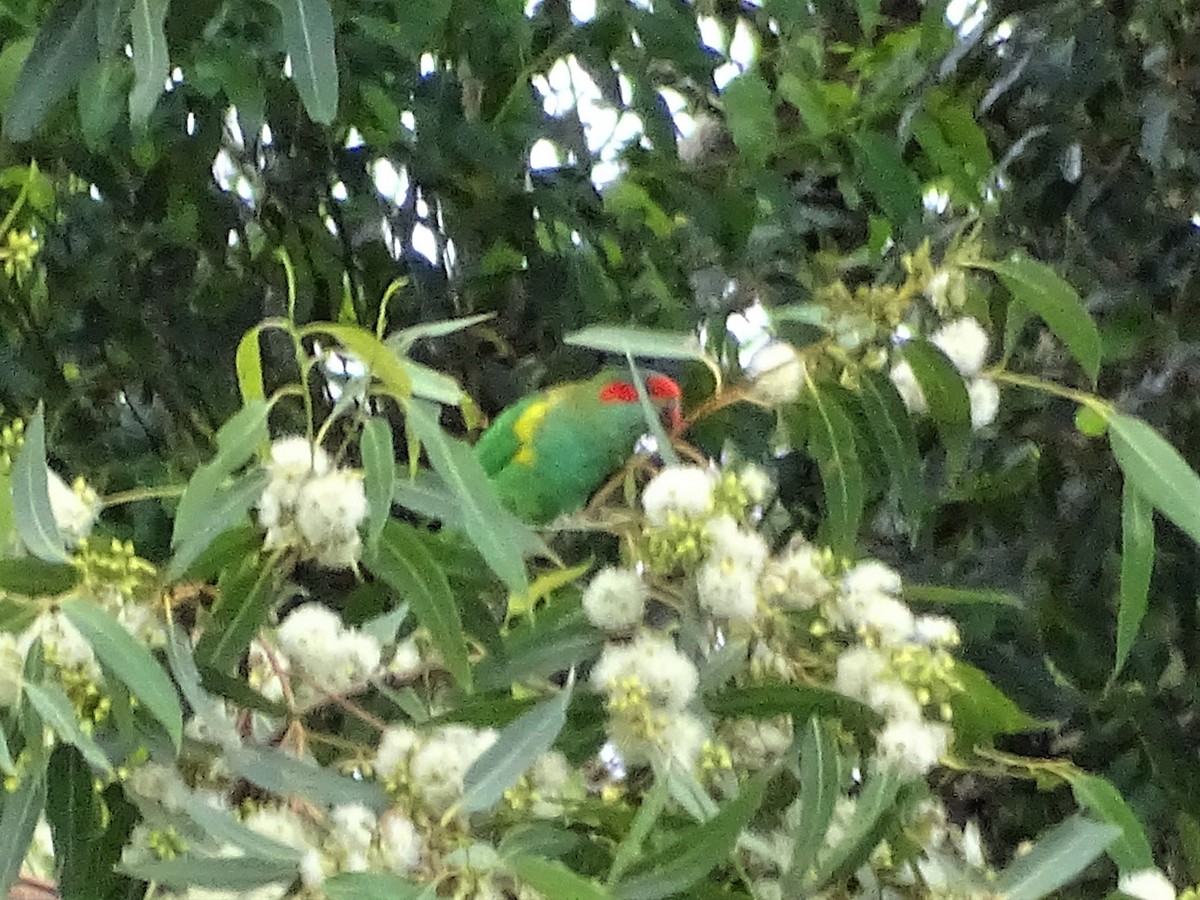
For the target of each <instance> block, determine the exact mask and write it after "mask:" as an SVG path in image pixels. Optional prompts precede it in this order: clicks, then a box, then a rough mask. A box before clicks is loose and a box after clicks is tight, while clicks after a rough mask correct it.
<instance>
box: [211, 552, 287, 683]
mask: <svg viewBox="0 0 1200 900" xmlns="http://www.w3.org/2000/svg"><path fill="white" fill-rule="evenodd" d="M274 586H275V570H274V569H273V568H272V566H271V565H270V564H269V562H267V561H259V560H257V559H255V558H253V557H250V558H247V559H245V560H243V562H242V565H241V567H240V568H239V569H237V570H235V571H233V572H231V573H230V574H229V576H228V577H227V578H223V579H222V580H221V582H220V599H218V600H217V604H216V606H215V607H213V610H212V614H211V616H210V618H209V621H208V623H207V625H206V626H205V628H204V633H203V634H202V635H201V636H200V641H199V643H197V645H196V654H195V657H196V660H197V662H199V663H200V664H202V665H205V666H209V667H211V668H213V669H215V670H217V671H218V672H227V671H228V670H229V669H230V668H232V667H233V665H234V664H235V663H237V661H238V660H240V659H241V657H242V653H243V652H244V651H245V649H246V648H247V647H248V646H250V641H251V640H253V639H254V636H255V635H256V634H258V630H259V629H260V628H261V627H262V626H263V623H265V622H266V620H267V616H268V614H269V613H270V611H271V607H272V605H273V604H274V601H275V595H274V590H273V588H274Z"/></svg>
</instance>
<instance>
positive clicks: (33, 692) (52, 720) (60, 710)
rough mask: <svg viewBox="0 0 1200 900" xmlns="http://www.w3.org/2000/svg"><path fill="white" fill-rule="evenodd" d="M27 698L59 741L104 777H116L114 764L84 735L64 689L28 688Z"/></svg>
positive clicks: (53, 687) (30, 686) (46, 683)
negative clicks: (73, 750)
mask: <svg viewBox="0 0 1200 900" xmlns="http://www.w3.org/2000/svg"><path fill="white" fill-rule="evenodd" d="M25 696H26V697H28V698H29V702H30V703H32V704H33V708H34V709H36V710H37V711H38V715H39V716H41V717H42V721H44V722H45V723H46V724H47V725H49V726H50V729H51V730H52V731H53V732H54V733H55V734H56V735H57V736H58V739H59V740H60V741H62V742H64V743H66V744H70V745H71V746H73V747H75V748H77V749H78V750H79V752H80V753H82V754H83V757H84V759H86V760H87V761H88V763H89V764H90V765H91V766H92V767H93V768H94V769H96V770H98V771H99V772H100V773H101V774H102V775H104V776H106V777H111V776H112V775H113V767H112V763H111V762H109V760H108V756H107V755H106V754H105V752H104V750H102V749H101V747H100V745H99V744H97V743H96V742H95V740H93V739H92V738H91V737H89V736H88V735H87V734H85V733H84V731H83V729H82V728H81V727H80V724H79V719H78V718H77V717H76V715H75V707H74V706H73V705H72V704H71V701H70V699H68V697H67V695H66V694H65V693H63V690H62V688H60V687H59V686H58V685H56V684H52V683H48V682H44V683H42V684H26V685H25Z"/></svg>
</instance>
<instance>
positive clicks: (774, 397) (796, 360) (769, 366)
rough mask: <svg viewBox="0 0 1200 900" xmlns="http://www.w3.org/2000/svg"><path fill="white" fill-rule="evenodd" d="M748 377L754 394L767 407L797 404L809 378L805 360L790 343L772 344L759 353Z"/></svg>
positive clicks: (778, 342) (753, 361) (752, 362)
mask: <svg viewBox="0 0 1200 900" xmlns="http://www.w3.org/2000/svg"><path fill="white" fill-rule="evenodd" d="M748 374H749V375H750V392H751V394H752V395H753V396H754V397H755V399H757V400H759V401H760V402H762V403H765V404H766V405H767V406H784V405H786V404H788V403H793V402H795V401H796V399H797V398H798V397H799V396H800V392H801V391H802V390H804V382H805V380H806V378H807V377H808V373H807V370H806V369H805V366H804V360H803V359H802V358H801V357H800V354H799V353H798V352H797V351H796V348H795V347H793V346H792V345H791V344H789V343H787V341H772V342H771V343H769V344H767V345H766V346H765V347H763V348H762V349H761V350H759V351H758V352H757V353H755V354H754V356H753V357H752V358H751V360H750V366H749V370H748Z"/></svg>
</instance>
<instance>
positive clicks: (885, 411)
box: [859, 372, 926, 522]
mask: <svg viewBox="0 0 1200 900" xmlns="http://www.w3.org/2000/svg"><path fill="white" fill-rule="evenodd" d="M859 397H860V398H861V400H862V405H863V412H864V413H865V414H866V415H865V418H866V420H867V427H869V428H870V429H871V433H872V434H873V435H874V436H875V440H876V441H877V442H878V443H879V447H880V449H881V450H882V451H883V458H884V459H885V460H886V461H887V466H888V475H889V476H890V478H891V481H892V486H893V487H894V488H895V490H896V495H897V497H898V498H899V500H900V508H901V509H903V510H904V512H905V513H906V514H907V515H908V516H909V518H910V519H911V520H912V521H914V522H915V521H918V520H919V519H920V517H921V513H922V511H923V510H924V508H925V506H926V504H925V498H924V495H923V493H922V490H921V453H920V450H919V448H918V447H917V434H916V430H915V429H914V428H913V423H912V417H911V416H910V415H909V414H908V411H907V410H906V409H905V408H904V401H903V400H901V399H900V395H899V394H898V393H897V392H896V388H895V386H894V385H893V384H892V382H891V380H890V379H889V378H887V377H885V376H883V375H881V374H879V373H878V372H865V373H863V375H862V376H861V377H860V378H859Z"/></svg>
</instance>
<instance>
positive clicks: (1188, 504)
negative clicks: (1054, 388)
mask: <svg viewBox="0 0 1200 900" xmlns="http://www.w3.org/2000/svg"><path fill="white" fill-rule="evenodd" d="M1108 440H1109V443H1110V444H1111V445H1112V451H1113V456H1115V457H1116V460H1117V465H1119V466H1120V467H1121V471H1122V472H1123V473H1124V475H1125V478H1126V480H1127V481H1128V483H1129V484H1131V485H1132V486H1133V487H1134V488H1135V489H1136V490H1137V491H1138V493H1139V494H1141V495H1142V497H1144V498H1145V499H1146V500H1148V501H1149V502H1150V503H1151V504H1153V506H1154V508H1155V509H1157V510H1158V511H1159V512H1160V513H1162V514H1163V515H1164V516H1166V517H1167V518H1168V519H1170V520H1171V521H1172V522H1174V523H1175V524H1176V525H1177V526H1178V527H1179V528H1180V529H1181V530H1182V531H1184V532H1185V533H1186V534H1187V535H1188V537H1190V538H1191V539H1192V540H1193V541H1196V542H1197V543H1200V476H1197V475H1196V472H1195V471H1194V470H1193V469H1192V468H1191V466H1189V465H1188V464H1187V463H1186V462H1185V461H1184V459H1183V457H1182V456H1180V455H1179V451H1178V450H1176V449H1175V448H1174V447H1172V446H1171V445H1170V444H1169V443H1167V441H1166V440H1165V439H1164V438H1163V436H1162V435H1160V434H1159V433H1158V432H1157V431H1155V430H1154V429H1153V428H1152V427H1150V426H1149V425H1147V424H1146V423H1145V422H1143V421H1142V420H1141V419H1136V418H1134V417H1133V416H1127V415H1124V414H1123V413H1113V414H1112V415H1111V416H1109V420H1108Z"/></svg>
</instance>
